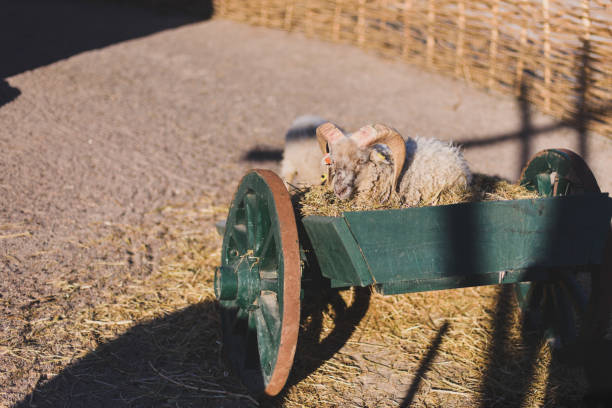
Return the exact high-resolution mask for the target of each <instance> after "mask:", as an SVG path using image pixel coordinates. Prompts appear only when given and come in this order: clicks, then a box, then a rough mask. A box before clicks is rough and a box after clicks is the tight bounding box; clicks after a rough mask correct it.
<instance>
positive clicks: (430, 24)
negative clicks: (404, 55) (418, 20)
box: [426, 0, 436, 67]
mask: <svg viewBox="0 0 612 408" xmlns="http://www.w3.org/2000/svg"><path fill="white" fill-rule="evenodd" d="M434 2H435V0H428V1H427V52H426V61H427V66H428V67H432V66H433V57H434V55H433V54H434V45H435V43H436V39H435V37H434V23H435V21H436V8H435V3H434Z"/></svg>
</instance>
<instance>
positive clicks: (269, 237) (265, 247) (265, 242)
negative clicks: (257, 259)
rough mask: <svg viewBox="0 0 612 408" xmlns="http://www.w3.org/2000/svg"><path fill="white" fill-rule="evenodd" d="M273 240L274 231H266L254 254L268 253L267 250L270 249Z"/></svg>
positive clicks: (263, 254) (264, 254)
mask: <svg viewBox="0 0 612 408" xmlns="http://www.w3.org/2000/svg"><path fill="white" fill-rule="evenodd" d="M273 242H274V232H273V231H267V233H266V236H265V238H264V239H263V243H262V244H261V245H259V247H258V248H257V249H256V250H255V256H266V255H267V254H268V250H269V249H270V245H272V244H273Z"/></svg>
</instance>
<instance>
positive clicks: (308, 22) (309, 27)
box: [305, 1, 315, 37]
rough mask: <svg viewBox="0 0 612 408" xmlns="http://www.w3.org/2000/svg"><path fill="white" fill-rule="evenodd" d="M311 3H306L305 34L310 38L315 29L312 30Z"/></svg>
mask: <svg viewBox="0 0 612 408" xmlns="http://www.w3.org/2000/svg"><path fill="white" fill-rule="evenodd" d="M311 3H312V1H306V3H305V7H306V34H307V35H308V36H310V37H314V33H315V29H314V21H313V20H314V18H313V15H314V13H313V12H312V5H311Z"/></svg>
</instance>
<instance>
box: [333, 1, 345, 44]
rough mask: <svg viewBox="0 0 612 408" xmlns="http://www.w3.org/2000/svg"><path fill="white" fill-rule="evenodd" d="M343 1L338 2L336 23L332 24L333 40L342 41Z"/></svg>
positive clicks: (335, 16) (335, 10)
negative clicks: (341, 17)
mask: <svg viewBox="0 0 612 408" xmlns="http://www.w3.org/2000/svg"><path fill="white" fill-rule="evenodd" d="M342 3H343V0H336V8H335V9H334V21H333V23H332V40H333V41H339V40H340V16H342Z"/></svg>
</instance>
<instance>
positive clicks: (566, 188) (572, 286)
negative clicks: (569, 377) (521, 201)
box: [516, 149, 605, 359]
mask: <svg viewBox="0 0 612 408" xmlns="http://www.w3.org/2000/svg"><path fill="white" fill-rule="evenodd" d="M520 182H521V184H522V185H524V186H526V187H527V188H529V189H531V190H535V191H537V192H538V193H539V194H540V195H541V196H562V195H570V194H581V193H588V192H599V191H600V190H599V187H598V185H597V182H596V180H595V177H594V176H593V173H592V172H591V171H590V170H589V168H588V166H587V165H586V163H585V162H584V161H583V160H582V158H581V157H580V156H578V155H577V154H576V153H574V152H572V151H569V150H564V149H550V150H544V151H542V152H540V153H538V154H537V155H536V156H535V157H534V158H533V159H532V160H531V161H530V162H529V163H528V164H527V165H526V167H525V168H524V169H523V171H522V174H521V180H520ZM568 216H571V214H568ZM557 222H563V220H562V219H561V220H558V221H557ZM593 272H594V269H593V268H589V267H573V268H556V269H555V270H554V272H553V273H554V275H553V276H554V280H552V281H546V282H532V283H530V282H525V283H519V284H517V285H516V294H517V298H518V303H519V305H520V307H521V308H522V309H523V313H524V317H525V319H526V323H527V324H529V325H530V326H532V327H534V328H539V329H541V330H542V331H543V332H544V335H545V336H546V338H547V340H548V342H549V344H550V345H551V346H552V347H553V349H554V350H555V351H556V352H557V353H560V354H561V355H562V356H564V357H567V358H568V359H575V358H576V357H580V356H581V354H582V353H581V351H582V348H581V346H580V342H581V340H582V339H584V338H586V337H588V336H590V335H592V334H593V333H594V332H595V331H594V329H593V327H588V326H589V325H592V324H594V323H595V322H596V321H597V319H594V318H593V316H594V315H595V314H597V313H598V311H597V310H595V309H594V308H597V307H599V306H597V305H599V304H601V302H600V301H599V300H600V299H601V296H605V289H604V288H603V287H602V285H599V284H598V282H597V278H598V275H597V274H594V273H593ZM585 336H586V337H585Z"/></svg>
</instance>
